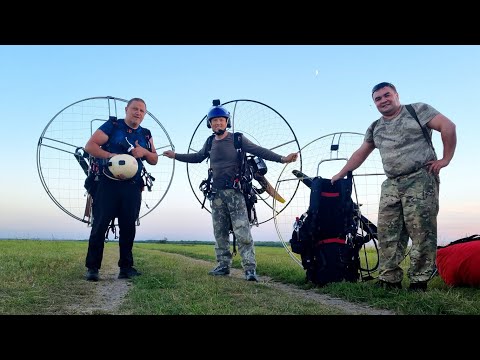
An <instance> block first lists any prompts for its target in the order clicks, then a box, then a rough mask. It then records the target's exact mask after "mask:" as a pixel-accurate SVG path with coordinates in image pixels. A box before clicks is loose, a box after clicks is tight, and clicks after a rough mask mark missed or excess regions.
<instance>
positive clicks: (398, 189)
mask: <svg viewBox="0 0 480 360" xmlns="http://www.w3.org/2000/svg"><path fill="white" fill-rule="evenodd" d="M372 98H373V101H374V103H375V105H376V107H377V109H378V111H379V112H380V113H381V114H382V117H381V118H380V119H378V120H376V121H375V122H373V123H372V124H371V125H370V126H369V128H368V129H367V131H366V133H365V138H364V142H363V143H362V145H361V146H360V148H359V149H357V150H356V151H355V152H354V153H353V154H352V156H351V157H350V159H349V160H348V161H347V163H346V164H345V166H344V167H343V168H342V170H340V171H339V172H338V174H336V175H335V176H333V177H332V184H333V183H334V182H335V181H337V180H338V179H341V178H343V177H344V176H345V175H346V174H347V172H348V171H353V170H355V169H357V168H358V167H359V166H360V165H361V164H362V163H363V162H364V161H365V159H366V158H367V157H368V156H369V155H370V154H371V153H372V151H373V150H374V149H375V148H378V150H379V152H380V156H381V158H382V163H383V169H384V171H385V174H386V176H387V179H386V180H385V181H384V182H383V184H382V189H381V195H380V204H379V214H378V241H379V256H380V267H379V282H378V284H379V285H380V286H382V287H384V288H387V289H392V288H401V287H402V279H403V270H402V268H401V267H400V263H401V262H402V260H403V259H404V257H405V251H406V249H407V245H408V240H409V238H411V239H412V248H411V251H410V267H409V269H408V273H407V275H408V278H409V280H410V286H409V289H410V290H422V291H425V290H426V289H427V283H428V281H429V279H430V278H431V277H432V275H433V273H434V271H435V259H436V251H437V215H438V209H439V197H438V195H439V184H440V179H439V173H440V169H441V168H443V167H445V166H447V165H448V164H449V163H450V161H451V160H452V158H453V155H454V153H455V147H456V144H457V135H456V130H455V124H454V123H453V122H452V121H451V120H449V119H448V118H447V117H445V116H444V115H442V114H441V113H440V112H438V111H437V110H436V109H434V108H433V107H432V106H430V105H428V104H424V103H415V104H411V105H412V107H413V109H414V110H415V112H416V114H417V117H418V120H419V122H420V124H421V126H422V127H424V128H425V129H426V131H427V134H428V138H429V140H427V137H426V135H425V134H424V133H423V130H422V128H421V127H420V126H419V123H418V122H417V121H416V120H415V119H414V118H413V117H412V115H411V114H410V113H409V111H407V109H406V107H405V106H404V105H402V104H400V98H399V95H398V93H397V90H396V88H395V86H394V85H392V84H390V83H386V82H382V83H380V84H377V85H375V86H374V87H373V89H372ZM432 129H434V130H437V131H439V132H440V133H441V138H442V142H443V157H442V158H441V159H439V160H437V157H436V154H435V150H434V149H433V146H432V145H431V136H432Z"/></svg>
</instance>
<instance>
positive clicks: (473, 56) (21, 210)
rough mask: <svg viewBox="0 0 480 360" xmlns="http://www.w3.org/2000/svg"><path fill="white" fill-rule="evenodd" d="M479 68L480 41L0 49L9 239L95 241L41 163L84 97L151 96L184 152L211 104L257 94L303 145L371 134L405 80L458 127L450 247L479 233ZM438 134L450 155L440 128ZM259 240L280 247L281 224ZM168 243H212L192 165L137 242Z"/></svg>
mask: <svg viewBox="0 0 480 360" xmlns="http://www.w3.org/2000/svg"><path fill="white" fill-rule="evenodd" d="M478 64H480V46H473V45H472V46H459V45H453V46H443V45H442V46H431V45H428V46H422V45H415V46H407V45H392V46H387V45H378V46H370V45H369V46H366V45H365V46H364V45H358V46H350V45H336V46H333V45H328V46H327V45H308V46H303V45H302V46H301V45H291V46H290V45H289V46H287V45H278V46H277V45H275V46H273V45H252V46H250V45H215V46H206V45H172V46H170V45H168V46H167V45H148V46H123V45H122V46H107V45H105V46H103V45H95V46H89V45H71V46H67V45H54V46H31V45H28V46H0V79H1V81H0V97H1V102H2V104H3V106H2V108H3V114H2V115H3V124H4V125H3V129H4V130H3V132H2V134H3V137H2V141H1V144H2V145H1V146H2V151H1V159H2V169H3V172H2V176H0V191H1V199H2V200H1V204H2V205H1V207H0V238H11V239H24V238H27V239H87V238H88V236H89V232H90V228H89V227H87V226H86V224H85V223H82V222H80V221H78V220H75V219H73V218H71V217H69V216H68V215H67V214H65V213H64V212H63V211H62V210H60V209H59V208H58V207H57V206H56V205H55V204H54V202H53V201H52V199H51V198H50V197H49V196H48V195H47V193H46V191H45V189H44V188H43V186H42V184H41V182H40V178H39V175H38V172H37V164H36V151H37V143H38V140H39V137H40V135H41V133H42V131H43V130H44V128H45V127H46V125H47V123H48V122H49V121H50V120H51V119H52V118H53V117H54V116H55V115H56V114H57V113H58V112H59V111H60V110H61V109H63V108H65V107H66V106H68V105H70V104H72V103H74V102H76V101H79V100H82V99H86V98H90V97H96V96H114V97H118V98H122V99H130V98H132V97H141V98H143V99H144V100H145V101H146V103H147V110H148V111H149V112H150V113H152V114H153V115H154V116H155V117H156V118H157V119H158V120H159V121H160V122H161V123H162V125H163V126H164V127H165V129H166V131H167V132H168V134H169V136H170V138H171V140H172V143H173V144H174V146H175V150H176V151H177V152H182V153H185V152H187V151H188V149H187V147H188V144H189V142H190V139H191V137H192V135H193V132H194V130H195V127H196V126H197V124H198V122H199V121H200V120H201V119H202V117H203V116H204V115H205V114H206V112H207V111H208V109H209V108H210V106H211V101H212V99H217V98H218V99H221V100H222V102H226V101H230V100H235V99H252V100H256V101H260V102H262V103H264V104H267V105H269V106H271V107H272V108H274V109H275V110H276V111H278V112H279V113H280V114H281V115H282V116H283V117H284V118H285V119H286V120H287V121H288V123H289V124H290V126H291V127H292V128H293V130H294V132H295V134H296V136H297V138H298V141H299V143H300V146H304V145H306V144H307V143H309V142H310V141H312V140H314V139H316V138H318V137H321V136H322V135H327V134H330V133H333V132H337V131H352V132H359V133H364V132H365V130H366V129H367V127H368V126H369V125H370V123H371V122H372V121H373V120H375V119H377V118H379V117H380V115H379V113H378V111H377V109H376V108H375V106H374V104H373V101H372V99H371V93H370V90H371V88H372V86H373V85H375V84H376V83H379V82H382V81H388V82H392V83H393V84H395V85H396V87H397V90H398V92H399V95H400V100H401V102H402V103H403V104H407V103H414V102H426V103H428V104H430V105H432V106H433V107H435V108H436V109H437V110H439V111H440V112H441V113H443V114H444V115H445V116H447V117H448V118H450V119H451V120H452V121H453V122H454V123H455V124H456V125H457V138H458V143H457V149H456V153H455V156H454V158H453V160H452V162H451V164H450V165H449V166H448V167H447V168H444V169H442V171H441V173H440V176H441V184H440V213H439V217H438V230H439V243H446V242H449V241H451V240H455V239H457V238H460V237H463V236H466V235H470V234H476V233H479V232H480V225H478V223H477V222H478V219H480V205H479V204H480V190H479V188H478V185H477V183H478V179H479V178H480V170H479V165H478V164H477V163H476V161H477V158H478V154H479V153H480V151H479V148H478V144H479V137H478V131H479V116H478V114H477V111H476V105H477V104H478V103H479V102H480V90H479V89H478V84H479V83H480V67H479V65H478ZM121 113H122V114H124V113H123V111H122V112H121ZM433 139H434V145H435V148H436V150H437V154H438V155H439V157H441V155H442V153H441V152H442V149H443V146H442V143H441V140H440V135H439V133H438V132H434V138H433ZM475 154H477V155H475ZM282 155H286V154H282ZM159 161H172V160H171V159H167V158H165V157H160V158H159ZM292 222H293V219H292ZM252 233H253V236H254V239H255V240H258V241H262V240H273V241H276V240H278V237H277V236H276V233H275V229H274V224H273V221H271V222H268V223H266V224H263V225H261V226H260V227H259V228H254V229H253V231H252ZM165 237H166V238H168V239H169V240H213V233H212V226H211V219H210V214H209V213H208V212H207V211H205V210H202V209H201V206H200V204H199V202H198V201H197V199H196V198H195V197H194V195H193V192H192V191H191V189H190V185H189V183H188V179H187V172H186V164H185V163H180V162H177V163H176V167H175V174H174V178H173V183H172V185H171V187H170V189H169V191H168V193H167V195H166V197H165V199H164V200H163V201H162V202H161V203H160V205H159V206H158V207H157V208H156V209H155V210H154V211H153V212H152V213H150V214H148V216H146V217H145V218H144V219H143V220H142V222H141V225H140V226H139V227H138V228H137V237H136V238H137V239H138V240H148V239H163V238H165Z"/></svg>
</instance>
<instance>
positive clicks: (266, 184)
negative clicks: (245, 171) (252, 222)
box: [254, 172, 285, 204]
mask: <svg viewBox="0 0 480 360" xmlns="http://www.w3.org/2000/svg"><path fill="white" fill-rule="evenodd" d="M254 178H255V180H257V181H258V182H259V184H260V185H261V186H262V188H263V189H264V190H265V191H266V192H267V194H268V195H270V196H272V197H273V198H274V199H275V200H277V201H279V202H281V203H282V204H283V203H285V199H284V198H283V197H281V196H280V194H279V193H278V192H277V191H276V190H275V188H274V187H273V186H272V185H270V183H269V182H268V180H267V179H266V178H265V176H263V175H261V174H260V173H258V172H257V173H255V175H254Z"/></svg>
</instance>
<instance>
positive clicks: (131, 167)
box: [105, 154, 138, 180]
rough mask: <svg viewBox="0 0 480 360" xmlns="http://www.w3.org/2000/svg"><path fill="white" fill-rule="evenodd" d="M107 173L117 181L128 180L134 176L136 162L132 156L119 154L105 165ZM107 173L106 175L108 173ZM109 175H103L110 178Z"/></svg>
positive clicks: (136, 166)
mask: <svg viewBox="0 0 480 360" xmlns="http://www.w3.org/2000/svg"><path fill="white" fill-rule="evenodd" d="M107 166H108V170H109V171H108V172H109V173H110V174H111V175H112V176H113V177H114V178H115V179H117V180H128V179H131V178H132V177H134V176H135V174H136V173H137V170H138V162H137V159H135V158H134V157H133V156H132V155H128V154H120V155H115V156H113V157H112V158H111V159H110V160H108V163H107ZM108 172H107V173H108ZM110 174H105V175H107V176H108V177H110V176H109V175H110Z"/></svg>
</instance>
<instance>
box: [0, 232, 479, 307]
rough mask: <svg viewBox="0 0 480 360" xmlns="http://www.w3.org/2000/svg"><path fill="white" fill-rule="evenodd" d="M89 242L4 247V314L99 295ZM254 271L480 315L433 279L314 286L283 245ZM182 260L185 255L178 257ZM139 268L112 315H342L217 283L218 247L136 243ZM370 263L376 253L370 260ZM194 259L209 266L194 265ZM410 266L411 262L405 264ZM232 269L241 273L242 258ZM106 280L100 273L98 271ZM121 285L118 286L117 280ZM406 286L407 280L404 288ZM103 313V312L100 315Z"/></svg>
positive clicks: (467, 296)
mask: <svg viewBox="0 0 480 360" xmlns="http://www.w3.org/2000/svg"><path fill="white" fill-rule="evenodd" d="M87 246H88V244H87V242H85V241H34V240H2V241H0V284H1V286H0V314H1V315H8V314H22V315H23V314H25V315H27V314H69V313H71V312H70V310H69V309H70V308H71V306H72V305H76V304H79V303H82V302H84V301H86V300H88V298H89V296H92V292H93V290H94V289H95V288H94V286H96V285H98V284H92V283H89V282H87V281H85V280H84V274H85V267H84V261H85V254H86V250H87ZM256 254H257V272H258V273H259V275H263V276H269V277H270V278H272V279H273V280H275V281H278V282H283V283H287V284H292V285H296V286H298V287H300V288H304V289H311V290H312V291H317V292H320V293H325V294H329V295H332V296H334V297H339V298H342V299H345V300H348V301H350V302H356V303H360V304H369V305H371V306H374V307H376V308H381V309H388V310H392V311H395V312H396V313H398V314H408V315H438V314H445V315H450V314H452V315H478V314H480V292H479V291H478V289H472V288H449V287H448V286H446V285H445V283H444V282H443V281H442V280H441V278H440V277H435V278H434V279H432V281H430V283H429V289H428V291H427V292H426V293H422V292H419V293H412V292H408V291H406V290H397V291H387V290H383V289H379V288H376V287H374V286H373V282H372V281H368V282H359V283H334V284H329V285H327V286H325V287H323V288H314V287H313V286H312V285H311V284H306V283H305V271H304V270H303V269H302V268H301V267H300V266H299V265H298V264H297V263H295V262H294V261H293V260H292V259H291V258H290V257H289V255H288V254H287V253H286V251H285V249H284V248H283V247H278V246H277V247H270V246H257V247H256ZM179 255H183V256H179ZM134 256H135V262H136V264H135V266H136V267H137V268H138V269H140V270H141V271H142V272H143V273H144V274H143V275H142V276H140V277H137V278H135V279H134V280H132V281H131V286H129V288H128V293H127V295H126V296H125V299H124V301H123V303H122V304H121V306H120V307H119V308H118V309H116V310H115V311H113V312H106V313H112V314H133V315H213V314H215V315H327V314H332V315H333V314H341V313H342V312H341V311H339V310H338V309H335V308H331V307H328V306H324V305H322V304H319V303H317V302H313V301H310V300H306V299H299V298H298V297H296V296H294V295H290V294H287V293H285V292H282V291H280V290H277V289H275V288H272V287H269V286H268V285H266V284H262V283H251V282H247V281H245V280H243V279H239V278H235V277H212V276H209V275H208V274H207V273H208V270H210V269H211V268H212V267H213V266H214V265H215V257H214V248H213V245H211V244H208V245H205V244H201V245H196V244H173V243H135V245H134ZM369 256H372V257H373V254H369ZM117 259H118V243H116V242H110V243H107V244H106V246H105V255H104V261H106V260H109V261H112V262H114V263H116V261H117ZM195 259H199V260H206V261H207V262H205V261H195ZM402 265H403V266H404V267H406V266H408V258H407V259H406V261H405V262H404V263H403V264H402ZM233 267H234V268H237V269H241V266H240V256H239V255H238V254H237V255H236V256H235V257H234V260H233ZM100 274H101V275H102V272H100ZM116 281H120V280H116ZM407 285H408V281H407V279H405V280H404V287H406V286H407ZM100 313H102V312H100Z"/></svg>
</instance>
